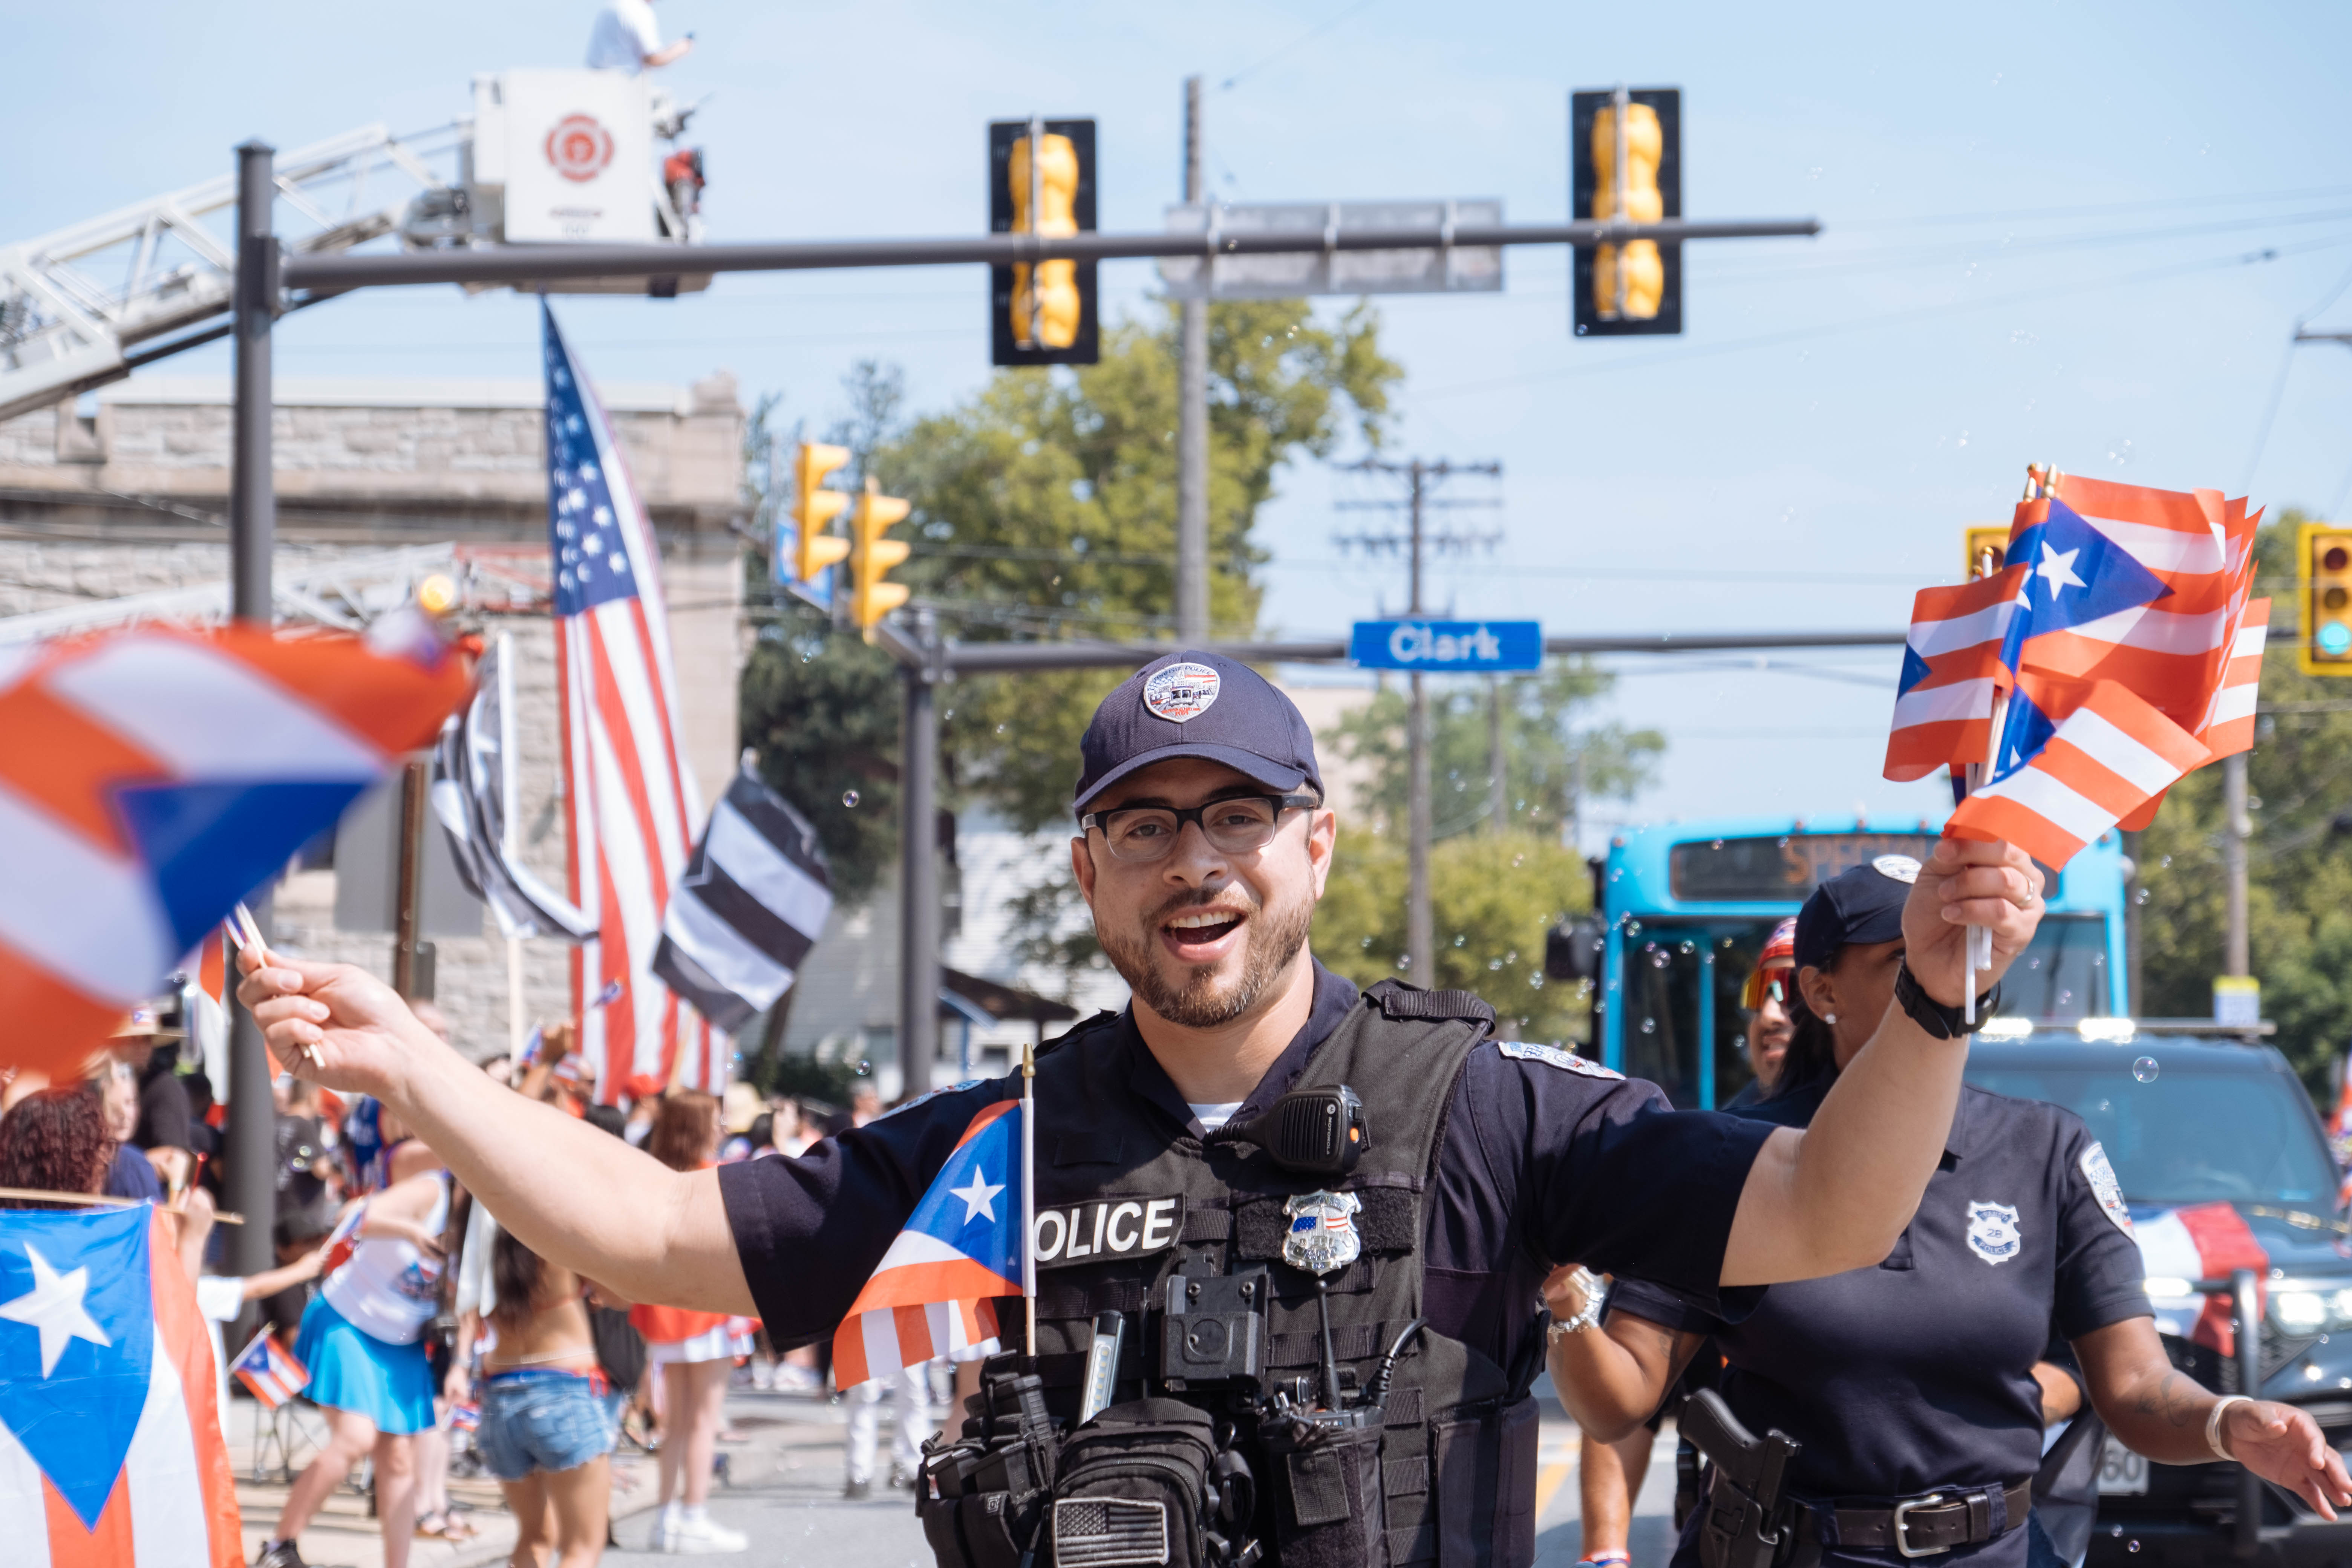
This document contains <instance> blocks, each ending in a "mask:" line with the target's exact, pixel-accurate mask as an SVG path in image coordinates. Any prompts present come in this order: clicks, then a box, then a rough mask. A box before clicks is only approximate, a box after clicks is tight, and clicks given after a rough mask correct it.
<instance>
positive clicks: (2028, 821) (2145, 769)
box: [1946, 680, 2210, 967]
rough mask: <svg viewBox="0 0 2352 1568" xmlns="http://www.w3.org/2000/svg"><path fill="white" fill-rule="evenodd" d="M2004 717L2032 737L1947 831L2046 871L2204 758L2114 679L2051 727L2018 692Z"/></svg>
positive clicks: (2005, 756)
mask: <svg viewBox="0 0 2352 1568" xmlns="http://www.w3.org/2000/svg"><path fill="white" fill-rule="evenodd" d="M2021 715H2024V716H2026V720H2025V721H2024V722H2023V723H2022V724H2021V722H2020V716H2021ZM2010 717H2011V723H2010V725H2009V729H2008V733H2009V735H2010V736H2011V737H2014V736H2016V735H2018V734H2020V733H2021V732H2022V731H2031V732H2032V734H2033V736H2034V737H2035V738H2034V739H2033V740H2032V742H2030V743H2029V744H2028V745H2027V746H2025V747H2018V748H2013V747H2012V746H2011V744H2010V743H2009V742H2008V741H2007V740H2004V742H2003V745H2002V750H2001V763H2000V767H1999V769H1998V770H1997V772H1996V773H1995V775H1994V777H1993V779H1992V781H1991V782H1990V784H1983V785H1981V786H1980V787H1979V788H1977V789H1975V790H1972V791H1970V792H1969V798H1968V799H1966V800H1964V801H1962V802H1960V804H1959V806H1958V809H1957V810H1955V811H1954V812H1953V813H1952V816H1951V821H1950V822H1949V823H1948V825H1947V827H1946V831H1947V832H1949V833H1952V834H1954V835H1956V836H1958V837H1963V838H1991V839H2006V840H2007V841H2008V842H2010V843H2011V844H2014V845H2017V846H2018V847H2021V848H2022V849H2023V850H2024V851H2025V852H2026V853H2027V854H2029V855H2031V856H2032V857H2033V858H2035V859H2037V860H2040V861H2041V862H2042V863H2043V864H2044V865H2047V866H2063V865H2064V864H2065V863H2066V862H2067V861H2069V860H2071V859H2073V858H2074V857H2075V855H2077V854H2078V853H2080V852H2081V850H2082V848H2083V846H2084V845H2085V844H2088V843H2090V842H2091V841H2092V840H2093V839H2095V838H2096V837H2099V835H2101V834H2102V833H2105V832H2106V831H2107V829H2109V828H2110V827H2113V826H2115V825H2116V822H2117V821H2118V820H2120V819H2121V818H2123V817H2126V816H2130V815H2131V814H2132V813H2133V812H2134V811H2137V810H2138V809H2139V807H2140V805H2142V803H2144V802H2146V801H2147V799H2148V798H2149V797H2151V796H2153V795H2159V794H2161V793H2163V791H2165V790H2167V789H2168V788H2170V787H2171V785H2172V784H2173V783H2174V782H2175V781H2176V780H2178V779H2179V777H2180V776H2181V775H2182V774H2183V773H2187V772H2189V770H2190V769H2191V768H2194V767H2196V766H2197V765H2198V764H2199V763H2203V762H2205V761H2206V760H2207V758H2208V757H2209V755H2210V753H2209V752H2207V751H2206V750H2205V748H2204V746H2202V745H2201V744H2200V743H2199V742H2198V741H2197V738H2196V737H2195V736H2193V735H2191V734H2189V732H2188V731H2185V730H2183V729H2181V728H2180V726H2179V725H2178V724H2175V723H2174V722H2173V721H2171V720H2169V719H2167V718H2166V717H2165V716H2164V715H2163V714H2161V713H2159V712H2158V711H2157V710H2156V709H2155V708H2153V707H2152V706H2150V705H2149V704H2148V703H2147V702H2145V701H2143V700H2140V699H2139V698H2138V697H2137V696H2135V695H2133V693H2132V692H2130V691H2129V690H2127V689H2125V688H2124V687H2123V686H2122V685H2121V684H2119V683H2117V682H2116V681H2112V680H2102V681H2099V682H2097V683H2095V685H2093V686H2092V688H2091V689H2090V692H2089V694H2088V695H2087V696H2086V697H2084V699H2083V700H2082V701H2081V703H2080V705H2079V706H2077V707H2076V708H2075V709H2074V711H2073V712H2072V713H2070V714H2068V715H2067V716H2066V718H2065V719H2064V720H2063V721H2061V722H2059V723H2057V724H2055V725H2052V724H2050V723H2049V722H2048V721H2047V719H2046V718H2044V717H2043V716H2042V713H2041V710H2039V709H2038V708H2037V707H2036V706H2035V704H2034V703H2033V701H2032V698H2031V697H2030V696H2029V695H2028V694H2027V691H2026V689H2024V688H2022V687H2021V688H2020V689H2018V691H2017V692H2016V694H2015V695H2013V696H2012V697H2011V699H2010ZM1979 967H1981V966H1979Z"/></svg>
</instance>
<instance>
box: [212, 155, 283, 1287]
mask: <svg viewBox="0 0 2352 1568" xmlns="http://www.w3.org/2000/svg"><path fill="white" fill-rule="evenodd" d="M275 162H276V152H275V150H274V149H272V148H271V147H270V146H269V145H268V143H267V142H247V143H246V144H245V145H244V146H242V147H239V148H238V149H237V150H236V173H237V196H236V294H235V296H234V300H235V303H234V307H233V308H234V310H235V315H234V318H233V326H234V331H235V334H236V335H235V337H234V339H233V342H232V353H233V354H234V356H235V360H234V363H235V381H236V420H235V425H234V427H233V429H232V432H231V441H230V450H229V498H228V527H229V586H230V593H229V608H230V613H231V614H232V615H234V616H236V619H237V620H238V621H239V622H240V623H242V624H244V625H246V626H262V627H267V626H269V625H270V623H271V620H272V618H273V612H272V609H271V593H270V581H269V566H270V559H269V558H270V553H271V552H272V551H273V550H274V549H275V548H276V546H277V542H278V498H277V494H276V492H275V490H274V489H273V488H272V479H271V474H270V466H271V458H270V449H269V437H270V430H269V421H270V416H271V412H272V410H273V408H274V407H275V405H276V394H275V392H274V389H273V388H272V385H271V381H270V339H269V333H270V328H271V326H272V325H273V324H274V323H275V321H276V317H277V312H278V301H277V300H276V298H275V297H274V296H275V294H276V291H277V279H278V237H277V235H276V234H275V233H273V232H272V230H271V220H272V216H273V213H274V209H275V207H276V205H277V200H278V184H277V179H276V169H275V166H274V165H275ZM253 914H254V918H255V919H256V920H257V921H259V922H260V924H261V929H262V933H263V935H264V936H267V935H268V932H269V915H270V910H269V900H268V896H267V895H266V894H265V895H263V896H262V897H259V898H257V899H255V900H253ZM229 991H230V994H231V996H232V997H234V996H235V994H236V986H235V985H234V984H232V985H231V986H230V987H229ZM230 1007H231V1011H230V1015H229V1016H230V1019H231V1023H230V1027H229V1047H228V1149H227V1154H228V1158H227V1161H226V1164H227V1166H228V1169H227V1171H226V1173H225V1174H226V1177H227V1185H228V1205H227V1206H228V1207H229V1208H231V1209H233V1210H235V1211H236V1212H237V1213H238V1214H241V1215H245V1219H246V1223H245V1224H243V1225H240V1226H230V1227H229V1230H228V1236H227V1237H226V1247H227V1248H228V1255H229V1268H230V1271H231V1272H232V1273H236V1274H245V1275H252V1274H259V1273H261V1272H263V1271H265V1270H267V1269H268V1268H273V1267H275V1266H276V1264H277V1261H278V1259H277V1256H276V1254H275V1252H274V1251H273V1250H272V1247H271V1244H270V1234H271V1230H272V1227H273V1224H274V1220H275V1216H276V1215H277V1208H278V1182H277V1165H278V1107H277V1104H276V1102H275V1101H274V1100H272V1098H271V1095H270V1071H269V1054H268V1051H267V1050H266V1049H264V1048H263V1046H262V1043H261V1026H260V1025H258V1024H257V1023H255V1022H254V1019H253V1015H252V1014H250V1013H248V1012H247V1011H246V1010H245V1008H244V1007H243V1006H242V1005H237V1004H236V1002H234V1001H232V1002H231V1004H230Z"/></svg>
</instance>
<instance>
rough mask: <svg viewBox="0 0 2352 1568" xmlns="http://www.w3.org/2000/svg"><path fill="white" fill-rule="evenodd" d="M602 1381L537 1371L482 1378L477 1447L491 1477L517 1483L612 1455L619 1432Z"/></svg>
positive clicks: (527, 1370) (504, 1373) (571, 1373)
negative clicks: (542, 1471)
mask: <svg viewBox="0 0 2352 1568" xmlns="http://www.w3.org/2000/svg"><path fill="white" fill-rule="evenodd" d="M603 1383H604V1379H603V1378H602V1377H597V1376H592V1375H590V1374H589V1373H581V1372H550V1371H541V1370H536V1369H526V1370H523V1371H518V1372H501V1373H492V1374H491V1375H490V1376H489V1377H488V1378H486V1379H484V1380H483V1384H482V1426H481V1430H480V1431H479V1432H478V1433H477V1434H476V1435H475V1438H474V1444H475V1447H477V1448H478V1449H479V1450H480V1452H481V1456H482V1462H483V1463H484V1464H486V1465H488V1467H489V1468H490V1474H492V1475H494V1476H496V1477H498V1479H500V1480H502V1481H519V1480H521V1479H524V1478H525V1477H526V1476H529V1475H530V1474H532V1473H533V1472H534V1471H539V1470H572V1469H577V1468H580V1467H581V1466H582V1465H584V1464H586V1463H587V1462H588V1461H589V1460H591V1459H594V1458H602V1457H603V1456H604V1455H605V1454H609V1453H611V1452H612V1451H613V1440H614V1436H615V1434H616V1431H617V1428H616V1426H614V1419H613V1410H612V1405H611V1403H610V1402H609V1401H608V1400H607V1398H606V1396H605V1394H604V1388H603V1387H602V1384H603Z"/></svg>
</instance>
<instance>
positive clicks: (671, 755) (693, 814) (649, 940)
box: [541, 306, 731, 1105]
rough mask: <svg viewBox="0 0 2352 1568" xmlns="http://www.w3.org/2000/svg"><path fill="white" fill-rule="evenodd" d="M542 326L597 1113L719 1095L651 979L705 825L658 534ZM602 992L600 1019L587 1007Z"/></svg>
mask: <svg viewBox="0 0 2352 1568" xmlns="http://www.w3.org/2000/svg"><path fill="white" fill-rule="evenodd" d="M541 321H542V324H543V326H544V329H545V339H546V342H545V350H546V363H547V513H548V531H549V541H548V544H549V552H550V554H551V557H552V560H553V564H554V575H555V624H556V670H557V675H558V679H559V682H560V684H561V686H562V704H563V790H564V799H565V803H566V815H565V823H564V826H565V832H566V837H567V847H568V848H569V849H570V851H571V862H572V870H571V881H570V885H569V892H570V894H571V898H572V903H574V904H575V905H577V906H578V907H579V908H580V909H581V910H583V912H585V913H586V915H587V916H588V918H589V920H590V921H591V922H592V923H593V925H594V927H595V929H596V932H597V934H596V935H595V936H593V937H592V938H590V939H589V940H588V941H587V942H585V943H583V944H582V945H581V946H579V947H576V948H574V949H573V950H572V1010H573V1012H574V1013H575V1014H576V1015H578V1016H579V1024H580V1048H581V1055H582V1057H583V1059H584V1060H585V1062H586V1063H587V1064H588V1065H589V1066H590V1067H591V1068H593V1070H594V1072H595V1075H596V1083H595V1095H596V1099H597V1100H599V1101H601V1102H602V1103H604V1104H607V1105H610V1104H614V1103H617V1102H618V1100H619V1099H620V1097H621V1086H622V1085H623V1084H625V1082H627V1081H628V1080H629V1079H633V1078H640V1077H650V1078H653V1079H656V1081H658V1082H659V1083H661V1084H663V1085H665V1086H667V1085H669V1084H672V1083H677V1084H681V1085H684V1086H685V1087H687V1088H689V1089H706V1090H708V1091H709V1092H710V1093H713V1094H716V1093H718V1092H719V1090H721V1089H724V1088H726V1085H727V1063H728V1058H729V1056H730V1052H731V1047H730V1045H729V1043H728V1041H727V1039H726V1037H724V1036H723V1035H720V1034H719V1032H718V1031H716V1030H714V1029H713V1028H711V1026H709V1023H708V1022H707V1021H706V1020H704V1019H703V1018H702V1017H701V1016H699V1015H698V1014H697V1013H696V1012H695V1011H694V1010H693V1009H692V1008H691V1007H689V1006H688V1005H685V1004H684V1003H682V1002H680V1001H679V1000H678V998H677V996H676V995H674V994H672V993H671V992H670V990H669V988H668V987H667V986H666V985H664V984H662V983H661V981H660V980H659V979H658V978H657V977H656V975H655V974H654V972H653V961H654V953H655V951H656V949H657V948H658V947H659V946H660V944H661V923H662V911H663V910H664V908H665V907H666V906H667V904H668V902H669V896H670V889H673V888H674V887H676V886H677V882H678V879H679V876H680V874H681V873H682V872H684V870H685V869H686V861H687V856H688V853H689V852H690V851H691V850H692V849H693V847H694V834H695V829H696V827H697V826H699V824H700V822H701V820H702V803H701V801H700V799H699V798H698V796H697V795H696V793H695V787H694V778H693V775H692V774H691V773H690V772H689V771H688V768H687V765H686V761H685V749H686V748H685V743H684V741H683V739H682V736H681V733H680V731H679V728H678V716H677V676H676V673H675V672H674V670H673V669H672V668H671V662H670V643H669V620H668V616H667V611H666V610H665V608H664V606H663V603H662V592H661V578H660V563H659V558H658V556H657V555H656V551H655V549H654V538H653V527H652V524H651V521H650V520H649V519H648V518H647V517H646V510H645V507H644V505H643V503H642V502H641V501H640V500H638V498H637V493H636V487H635V485H633V484H632V483H631V482H630V480H629V473H628V466H627V463H626V460H625V458H624V457H623V455H622V452H621V447H620V443H619V442H618V441H617V440H615V439H614V436H613V429H612V424H611V422H610V421H609V420H608V419H607V418H606V417H605V416H604V407H603V405H600V404H599V403H598V402H597V400H596V395H595V392H594V391H593V389H592V388H591V386H590V385H589V383H588V376H587V373H586V372H585V371H584V370H583V369H582V368H581V365H580V362H579V359H578V358H577V356H575V355H574V354H573V353H572V351H571V349H570V347H569V346H568V345H566V344H565V342H564V341H563V334H562V331H561V330H560V329H558V328H557V326H556V324H555V315H554V312H553V311H551V310H545V308H544V307H543V306H542V308H541ZM607 991H610V992H612V993H613V997H614V1000H613V1001H612V1003H611V1004H610V1005H606V1006H597V1005H593V1004H592V1003H591V1002H590V1000H589V999H590V998H591V997H594V996H599V995H601V994H603V993H604V992H607Z"/></svg>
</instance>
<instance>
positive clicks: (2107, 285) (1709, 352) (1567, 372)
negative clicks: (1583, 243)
mask: <svg viewBox="0 0 2352 1568" xmlns="http://www.w3.org/2000/svg"><path fill="white" fill-rule="evenodd" d="M2346 244H2352V236H2348V237H2341V238H2333V239H2315V240H2309V241H2306V242H2305V243H2304V244H2302V245H2283V246H2276V247H2271V248H2268V249H2264V250H2255V251H2247V252H2244V253H2242V254H2240V255H2236V256H2224V257H2215V258H2210V259H2208V260H2204V261H2189V262H2179V263H2175V264H2173V265H2170V266H2166V267H2155V268H2147V269H2145V270H2142V271H2138V272H2127V273H2124V274H2122V275H2121V276H2118V277H2112V278H2095V279H2088V280H2085V281H2083V282H2079V283H2061V284H2056V285H2053V286H2052V287H2050V288H2047V289H2024V290H2021V292H2018V293H2014V294H2000V295H1996V296H1994V297H1993V298H1991V299H1989V300H1958V301H1956V302H1953V303H1950V304H1944V305H1923V306H1918V307H1916V308H1915V309H1912V310H1894V311H1890V312H1888V313H1886V314H1885V315H1879V316H1862V317H1857V318H1855V319H1853V320H1852V321H1830V322H1824V323H1822V324H1820V325H1816V326H1811V327H1794V328H1790V329H1789V330H1788V331H1779V332H1763V333H1759V334H1758V335H1757V336H1755V337H1748V338H1735V339H1732V340H1730V341H1728V342H1720V343H1706V344H1696V345H1693V346H1691V347H1687V348H1681V349H1673V350H1669V351H1667V352H1665V353H1651V354H1642V355H1637V356H1635V357H1633V358H1629V359H1622V360H1613V361H1612V360H1593V361H1590V362H1588V363H1583V364H1568V365H1559V366H1556V367H1555V368H1553V369H1550V370H1540V371H1529V372H1528V373H1526V374H1521V375H1507V376H1497V377H1495V378H1494V379H1492V380H1488V381H1465V382H1456V383H1455V384H1453V385H1452V386H1439V387H1431V388H1429V389H1428V390H1427V391H1424V392H1422V393H1420V394H1418V396H1419V397H1423V398H1427V397H1447V396H1452V395H1454V394H1455V393H1461V392H1484V391H1489V390H1492V389H1494V388H1496V387H1505V386H1526V385H1528V384H1533V383H1537V382H1544V381H1566V380H1570V379H1572V378H1575V377H1580V376H1587V375H1615V374H1620V373H1622V372H1624V371H1628V370H1635V369H1639V368H1642V367H1643V366H1647V365H1654V364H1667V363H1674V362H1676V361H1679V360H1688V359H1702V358H1707V357H1711V356H1713V355H1716V354H1724V353H1736V352H1738V351H1739V350H1741V349H1752V348H1773V347H1777V346H1779V345H1780V344H1783V343H1795V342H1806V341H1808V340H1811V339H1814V338H1826V337H1835V336H1837V335H1839V334H1841V333H1845V332H1858V331H1870V330H1872V329H1874V328H1877V327H1887V326H1896V325H1900V324H1902V323H1903V322H1906V321H1926V320H1929V319H1932V318H1935V317H1937V316H1951V315H1958V314H1961V313H1963V312H1965V311H1969V310H1994V309H1998V308H1999V307H2001V306H2004V305H2022V304H2034V303H2039V302H2041V301H2042V300H2057V299H2063V298H2065V297H2066V296H2068V295H2071V294H2083V293H2088V292H2091V291H2094V290H2098V289H2120V288H2126V287H2128V286H2130V285H2132V284H2136V283H2152V282H2156V281H2158V280H2159V279H2166V278H2179V277H2185V276H2187V275H2189V274H2190V273H2196V272H2210V271H2217V270H2220V269H2221V268H2230V267H2247V266H2253V265H2256V264H2258V263H2262V262H2267V261H2275V260H2277V259H2278V258H2281V257H2283V256H2294V255H2300V254H2302V253H2303V252H2305V251H2307V250H2322V249H2328V248H2332V247H2336V246H2340V245H2346Z"/></svg>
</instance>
